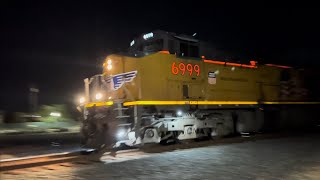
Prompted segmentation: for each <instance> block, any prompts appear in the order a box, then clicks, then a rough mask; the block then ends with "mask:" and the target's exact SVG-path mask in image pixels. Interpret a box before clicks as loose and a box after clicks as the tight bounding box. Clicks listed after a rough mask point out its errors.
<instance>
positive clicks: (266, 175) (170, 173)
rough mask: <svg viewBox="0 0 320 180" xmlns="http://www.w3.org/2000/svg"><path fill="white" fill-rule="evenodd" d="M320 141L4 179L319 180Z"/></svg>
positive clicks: (194, 152) (268, 143)
mask: <svg viewBox="0 0 320 180" xmlns="http://www.w3.org/2000/svg"><path fill="white" fill-rule="evenodd" d="M319 139H320V136H319V135H308V136H305V137H295V138H281V139H269V140H258V141H252V142H244V143H235V144H227V145H217V146H210V147H204V148H195V149H187V150H178V151H174V152H166V153H161V154H147V153H137V154H131V155H127V156H120V155H119V157H118V158H115V159H112V158H111V159H110V158H105V157H103V158H102V159H104V163H91V164H87V165H83V164H82V165H75V166H72V167H62V166H59V167H55V166H54V165H52V166H51V167H50V168H34V170H33V171H28V172H27V173H26V172H23V171H20V172H19V171H17V172H16V173H13V174H2V175H1V178H3V179H37V178H41V179H43V178H49V179H62V178H63V179H146V180H147V179H148V180H149V179H290V180H291V179H319V178H320V140H319Z"/></svg>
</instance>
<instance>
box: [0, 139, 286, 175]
mask: <svg viewBox="0 0 320 180" xmlns="http://www.w3.org/2000/svg"><path fill="white" fill-rule="evenodd" d="M286 136H287V134H257V135H253V136H248V135H246V136H244V137H239V136H238V137H232V138H222V139H213V140H203V141H198V142H194V141H183V142H182V143H180V144H174V145H166V146H163V145H158V144H152V145H146V146H143V147H142V148H140V149H127V150H120V151H117V153H116V156H111V155H110V153H109V152H105V153H104V154H103V155H101V157H98V158H99V159H96V158H92V157H94V153H92V152H93V151H92V150H88V149H82V150H77V151H72V152H64V153H55V154H47V155H39V156H32V157H25V158H14V159H6V160H0V172H9V171H15V170H21V169H28V168H35V167H46V166H52V165H55V167H54V168H56V167H57V166H62V167H73V166H77V165H79V164H81V165H90V164H93V163H97V162H101V161H102V162H104V163H112V162H121V161H126V160H130V159H137V158H141V157H146V156H150V155H152V154H156V153H163V152H168V151H174V150H181V149H191V148H198V147H206V146H212V145H221V144H231V143H241V142H248V141H253V140H259V139H270V138H279V137H286ZM100 160H101V161H100ZM66 163H67V164H66ZM52 167H53V166H52ZM54 168H53V169H54ZM49 169H50V168H49Z"/></svg>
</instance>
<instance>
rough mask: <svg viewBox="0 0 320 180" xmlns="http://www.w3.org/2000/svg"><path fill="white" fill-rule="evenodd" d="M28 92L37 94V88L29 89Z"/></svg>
mask: <svg viewBox="0 0 320 180" xmlns="http://www.w3.org/2000/svg"><path fill="white" fill-rule="evenodd" d="M29 90H30V92H35V93H38V92H39V89H37V88H30V89H29Z"/></svg>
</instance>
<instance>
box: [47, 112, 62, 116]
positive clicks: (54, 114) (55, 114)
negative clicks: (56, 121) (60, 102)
mask: <svg viewBox="0 0 320 180" xmlns="http://www.w3.org/2000/svg"><path fill="white" fill-rule="evenodd" d="M50 116H53V117H61V113H59V112H51V113H50Z"/></svg>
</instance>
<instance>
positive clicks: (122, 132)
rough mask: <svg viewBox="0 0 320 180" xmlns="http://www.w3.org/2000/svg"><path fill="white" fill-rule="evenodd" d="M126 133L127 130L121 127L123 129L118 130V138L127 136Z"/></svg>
mask: <svg viewBox="0 0 320 180" xmlns="http://www.w3.org/2000/svg"><path fill="white" fill-rule="evenodd" d="M125 135H126V131H125V130H123V129H121V130H119V131H118V132H117V137H118V138H122V137H123V136H125Z"/></svg>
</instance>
